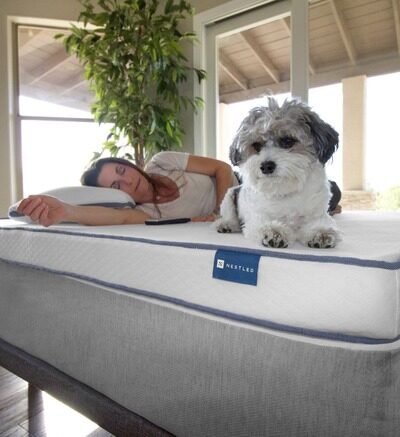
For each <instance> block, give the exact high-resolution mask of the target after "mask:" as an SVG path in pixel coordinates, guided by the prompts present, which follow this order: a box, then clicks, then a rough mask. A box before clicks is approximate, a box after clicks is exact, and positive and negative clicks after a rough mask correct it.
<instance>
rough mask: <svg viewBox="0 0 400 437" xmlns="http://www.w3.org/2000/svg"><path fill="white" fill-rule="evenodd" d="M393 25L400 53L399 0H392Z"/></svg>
mask: <svg viewBox="0 0 400 437" xmlns="http://www.w3.org/2000/svg"><path fill="white" fill-rule="evenodd" d="M392 8H393V18H394V26H395V28H396V39H397V51H398V52H399V55H400V7H399V0H392Z"/></svg>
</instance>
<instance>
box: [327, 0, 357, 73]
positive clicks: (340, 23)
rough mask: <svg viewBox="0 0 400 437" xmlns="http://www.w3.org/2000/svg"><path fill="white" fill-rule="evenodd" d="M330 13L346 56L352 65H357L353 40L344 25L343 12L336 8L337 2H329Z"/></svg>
mask: <svg viewBox="0 0 400 437" xmlns="http://www.w3.org/2000/svg"><path fill="white" fill-rule="evenodd" d="M329 4H330V5H331V9H332V13H333V16H334V18H335V21H336V25H337V27H338V28H339V33H340V36H341V37H342V41H343V44H344V46H345V48H346V52H347V55H348V57H349V59H350V61H351V63H352V64H353V65H356V64H357V55H356V49H355V47H354V44H353V39H352V37H351V35H350V32H349V29H348V27H347V25H346V19H345V17H344V15H343V12H342V11H341V10H340V9H339V8H338V5H337V0H329Z"/></svg>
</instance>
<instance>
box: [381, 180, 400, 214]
mask: <svg viewBox="0 0 400 437" xmlns="http://www.w3.org/2000/svg"><path fill="white" fill-rule="evenodd" d="M376 206H377V208H378V209H383V210H386V211H400V186H396V187H392V188H389V189H388V190H386V191H384V192H382V193H379V194H378V196H377V198H376Z"/></svg>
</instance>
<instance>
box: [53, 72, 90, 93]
mask: <svg viewBox="0 0 400 437" xmlns="http://www.w3.org/2000/svg"><path fill="white" fill-rule="evenodd" d="M85 84H87V85H89V82H88V81H87V80H86V79H83V80H82V75H81V74H80V75H79V80H77V81H76V82H75V83H73V84H70V85H69V86H68V87H67V88H65V90H64V91H63V92H62V93H60V96H65V95H66V94H69V93H70V92H72V91H74V90H76V89H77V88H79V87H81V86H82V85H85Z"/></svg>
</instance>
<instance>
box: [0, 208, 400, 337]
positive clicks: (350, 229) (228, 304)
mask: <svg viewBox="0 0 400 437" xmlns="http://www.w3.org/2000/svg"><path fill="white" fill-rule="evenodd" d="M336 217H337V218H336V220H337V223H338V227H339V229H340V230H341V232H342V233H343V241H342V242H340V243H339V245H338V246H337V247H336V248H334V249H323V250H321V249H310V248H305V247H303V246H301V245H299V244H298V245H295V246H293V247H292V248H289V249H266V248H264V247H263V246H261V245H258V244H256V243H253V242H250V241H248V240H246V239H244V237H243V236H242V235H241V234H229V235H227V234H218V233H217V232H215V230H214V229H213V227H212V225H210V224H209V223H187V224H178V225H166V226H145V225H132V226H130V225H124V226H105V227H86V226H80V225H72V224H71V225H68V224H64V225H58V226H53V227H50V228H43V227H41V226H37V225H21V224H20V223H17V222H13V221H12V220H2V221H1V222H0V259H1V260H2V261H5V262H7V263H12V264H14V265H18V266H25V267H29V268H33V269H38V270H41V271H45V272H49V273H52V274H57V275H65V276H68V277H70V278H74V279H75V280H79V281H87V282H89V283H92V284H96V285H99V286H103V287H109V288H111V289H113V290H119V291H121V292H124V293H132V294H134V295H136V296H141V297H143V298H148V299H155V300H157V301H158V302H162V303H165V304H171V305H176V306H178V307H180V308H184V309H188V310H193V311H196V312H199V313H204V314H208V315H212V316H216V317H222V318H225V319H227V320H231V321H236V322H239V323H246V324H249V325H252V326H258V327H263V328H267V329H271V330H274V331H276V332H281V333H292V334H296V335H301V336H304V337H305V338H319V339H328V340H336V341H341V342H345V343H348V344H352V343H353V344H381V343H391V342H395V341H397V340H398V339H399V338H400V322H399V312H400V308H399V293H400V285H399V284H400V280H399V270H400V214H398V213H372V212H368V213H362V212H346V213H343V214H341V215H338V216H336ZM227 266H228V267H230V271H228V272H227V271H225V270H226V269H223V268H222V267H227ZM243 276H244V278H243Z"/></svg>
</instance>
